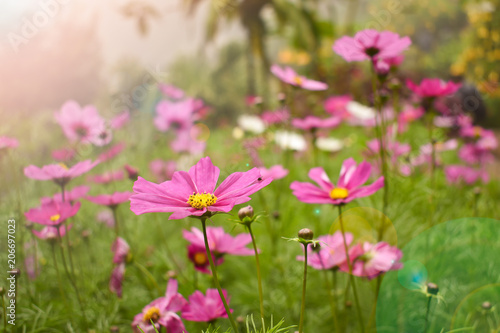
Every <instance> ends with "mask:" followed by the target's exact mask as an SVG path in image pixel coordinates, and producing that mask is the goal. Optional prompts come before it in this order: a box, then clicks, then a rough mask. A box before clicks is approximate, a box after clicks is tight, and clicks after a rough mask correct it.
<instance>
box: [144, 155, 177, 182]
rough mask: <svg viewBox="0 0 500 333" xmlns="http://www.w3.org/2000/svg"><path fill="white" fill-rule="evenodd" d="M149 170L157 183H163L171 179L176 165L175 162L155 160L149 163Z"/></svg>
mask: <svg viewBox="0 0 500 333" xmlns="http://www.w3.org/2000/svg"><path fill="white" fill-rule="evenodd" d="M149 170H151V173H152V174H153V176H154V177H155V179H156V182H157V183H163V182H164V181H166V180H170V179H172V176H173V175H174V172H175V171H176V170H177V163H175V161H163V160H160V159H157V160H153V161H151V163H149Z"/></svg>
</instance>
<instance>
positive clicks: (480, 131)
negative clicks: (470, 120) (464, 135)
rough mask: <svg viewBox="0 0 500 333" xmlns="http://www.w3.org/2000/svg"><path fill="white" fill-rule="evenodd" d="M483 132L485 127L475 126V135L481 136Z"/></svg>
mask: <svg viewBox="0 0 500 333" xmlns="http://www.w3.org/2000/svg"><path fill="white" fill-rule="evenodd" d="M482 132H483V129H482V128H481V127H479V126H474V135H475V136H476V137H480V136H481V134H482Z"/></svg>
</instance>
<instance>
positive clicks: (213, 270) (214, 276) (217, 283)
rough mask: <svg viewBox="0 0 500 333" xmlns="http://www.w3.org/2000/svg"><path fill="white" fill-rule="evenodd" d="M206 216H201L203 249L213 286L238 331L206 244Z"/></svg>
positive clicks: (236, 332)
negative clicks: (210, 271) (208, 264)
mask: <svg viewBox="0 0 500 333" xmlns="http://www.w3.org/2000/svg"><path fill="white" fill-rule="evenodd" d="M206 221H207V219H206V218H201V225H202V227H203V238H204V240H205V250H206V251H207V256H208V261H209V263H210V269H211V270H212V276H213V278H214V283H215V287H216V288H217V290H218V291H219V296H220V298H221V300H222V303H223V304H224V309H225V310H226V313H227V317H228V318H229V321H230V322H231V326H232V327H233V330H234V332H235V333H238V332H239V331H238V326H237V325H236V322H235V321H234V319H233V315H232V313H231V310H230V309H229V306H228V305H227V301H226V298H225V297H224V293H223V292H222V288H221V286H220V283H219V278H218V277H217V270H216V269H215V264H214V260H213V258H212V252H211V251H210V247H209V246H208V237H207V225H206Z"/></svg>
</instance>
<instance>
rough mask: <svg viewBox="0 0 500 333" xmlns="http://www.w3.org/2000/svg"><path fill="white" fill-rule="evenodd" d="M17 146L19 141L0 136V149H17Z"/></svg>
mask: <svg viewBox="0 0 500 333" xmlns="http://www.w3.org/2000/svg"><path fill="white" fill-rule="evenodd" d="M18 146H19V141H17V139H15V138H9V137H8V136H0V149H5V148H17V147H18Z"/></svg>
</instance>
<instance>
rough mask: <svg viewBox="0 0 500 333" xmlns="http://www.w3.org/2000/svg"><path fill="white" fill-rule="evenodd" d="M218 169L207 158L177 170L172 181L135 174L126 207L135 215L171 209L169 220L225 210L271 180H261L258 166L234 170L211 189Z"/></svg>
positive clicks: (217, 175)
mask: <svg viewBox="0 0 500 333" xmlns="http://www.w3.org/2000/svg"><path fill="white" fill-rule="evenodd" d="M219 173H220V171H219V168H217V167H216V166H214V165H213V164H212V161H211V160H210V157H205V158H202V159H200V161H199V162H198V163H196V165H194V166H193V167H191V169H189V172H186V171H177V172H175V173H174V175H173V177H172V180H170V181H166V182H164V183H161V184H155V183H151V182H148V181H147V180H145V179H143V178H142V177H139V179H138V180H137V181H136V182H135V183H134V192H135V194H134V195H132V196H131V197H130V209H131V210H132V211H133V212H134V213H135V214H137V215H140V214H144V213H153V212H172V213H173V214H172V215H170V217H169V219H171V220H173V219H181V218H184V217H188V216H193V217H196V216H202V215H204V214H205V213H208V214H213V213H217V212H226V213H227V212H229V211H230V210H231V209H233V207H234V206H235V205H238V204H241V203H244V202H247V201H249V200H250V197H249V195H251V194H253V193H255V192H257V191H258V190H260V189H261V188H263V187H265V186H267V185H268V184H269V183H270V182H271V181H272V179H266V180H262V178H261V175H260V172H259V169H257V168H253V169H251V170H249V171H247V172H235V173H233V174H231V175H229V177H227V178H226V179H225V180H224V181H223V182H222V183H221V184H220V185H219V186H218V187H217V189H215V187H216V184H217V179H218V178H219Z"/></svg>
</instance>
